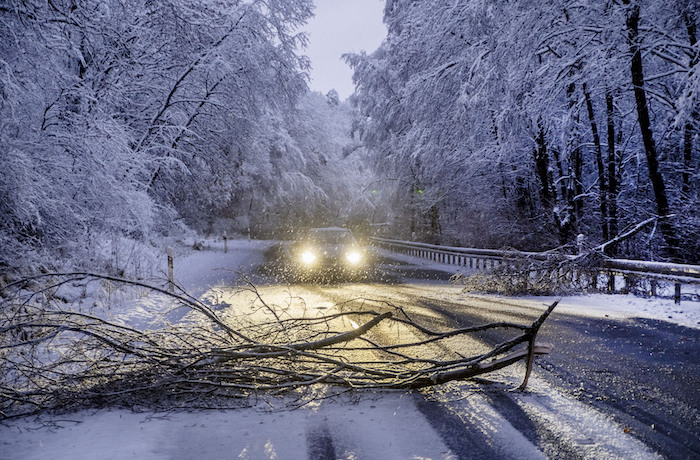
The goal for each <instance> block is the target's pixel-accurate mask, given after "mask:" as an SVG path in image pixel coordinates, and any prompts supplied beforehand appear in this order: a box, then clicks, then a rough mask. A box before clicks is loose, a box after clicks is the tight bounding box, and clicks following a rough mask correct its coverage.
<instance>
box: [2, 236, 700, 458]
mask: <svg viewBox="0 0 700 460" xmlns="http://www.w3.org/2000/svg"><path fill="white" fill-rule="evenodd" d="M271 244H273V243H271V242H259V241H250V242H249V241H245V240H240V241H229V242H228V249H229V252H228V253H224V252H223V242H212V243H210V244H209V245H208V248H206V249H205V250H202V251H195V250H192V249H189V248H179V249H178V250H176V254H175V279H176V282H177V283H178V284H179V285H181V286H182V287H183V288H185V289H186V290H187V291H188V292H190V293H191V294H193V295H196V296H198V297H203V296H206V295H207V293H208V292H211V290H212V289H214V288H218V289H224V288H226V287H230V286H232V285H233V284H234V283H235V281H236V280H238V279H240V276H241V275H240V273H252V272H253V271H254V270H255V269H256V267H257V266H258V265H259V264H260V263H262V262H263V260H264V257H263V253H264V251H265V250H266V249H267V248H269V247H270V245H271ZM413 262H415V263H416V264H418V265H425V264H424V263H423V262H424V261H421V260H414V261H413ZM163 266H165V264H163ZM430 268H443V269H446V270H450V269H451V268H450V267H445V266H443V267H436V264H431V267H430ZM431 290H434V291H436V292H439V293H440V295H444V296H452V297H459V296H464V295H465V294H464V293H462V292H461V289H460V288H459V287H458V286H452V285H446V284H440V285H436V286H433V287H432V288H431ZM520 300H521V299H518V301H520ZM522 300H523V301H526V302H536V303H537V304H539V305H542V304H545V303H547V302H549V300H550V299H548V298H528V299H522ZM129 304H130V305H131V307H130V309H129V310H124V311H120V312H112V314H116V315H117V316H122V317H123V318H125V319H126V318H128V317H129V315H130V314H132V315H133V314H135V312H136V311H137V310H139V313H138V314H139V315H146V314H147V313H148V311H147V309H144V308H143V306H140V308H139V309H133V307H134V304H133V303H131V302H128V303H126V304H125V305H129ZM147 304H148V303H146V305H147ZM154 307H157V305H154ZM699 309H700V305H698V303H690V302H684V304H683V305H682V307H678V306H674V305H673V303H672V301H670V303H669V301H666V300H658V299H651V300H646V299H636V298H633V297H630V296H622V295H615V296H604V295H591V296H572V297H566V298H564V299H562V302H561V303H560V306H559V307H558V310H557V311H558V313H564V314H575V315H590V316H597V317H601V318H604V317H616V318H621V317H635V316H644V317H650V318H655V319H661V320H665V321H673V322H676V323H678V324H683V325H685V326H689V327H695V328H698V327H700V326H699V324H700V323H699V320H700V314H699V313H698V310H699ZM143 319H145V318H144V317H142V318H141V319H140V320H138V321H137V322H139V323H140V322H141V320H143ZM519 378H520V374H519V373H518V372H516V373H514V377H512V383H513V384H514V385H513V386H515V385H517V383H519V382H518V380H517V379H519ZM507 379H509V380H510V379H511V377H507ZM531 388H532V389H531V390H530V392H528V393H526V394H523V395H522V397H520V404H521V406H522V408H523V410H524V411H525V412H527V413H530V414H532V416H533V417H535V418H539V419H543V420H548V421H549V422H550V423H551V424H552V426H554V427H556V429H555V431H556V432H557V433H558V434H559V436H561V437H562V438H563V439H566V440H567V441H566V442H567V443H570V444H573V445H576V446H579V448H580V453H581V454H582V456H583V457H585V458H613V457H617V458H620V456H631V457H635V458H655V456H654V455H653V453H651V452H650V451H649V450H648V449H647V448H646V447H645V446H644V445H643V444H641V443H640V442H639V441H637V440H636V439H635V438H633V437H632V436H629V435H627V434H626V432H625V431H624V429H623V427H620V426H618V425H616V424H615V423H613V422H611V421H610V420H609V419H607V418H606V417H605V416H604V415H603V414H600V413H598V412H596V411H593V410H591V409H590V408H588V407H584V406H583V405H582V404H581V403H580V402H577V401H570V400H568V399H567V398H565V397H564V396H562V395H560V394H559V393H558V392H557V391H556V390H554V389H552V388H551V387H549V386H548V385H547V384H545V383H544V382H542V381H541V380H540V379H537V378H534V379H533V381H532V384H531ZM431 399H432V400H433V401H437V402H439V403H441V404H444V405H446V406H449V407H450V408H451V409H450V410H452V411H454V414H455V416H456V417H458V418H459V419H460V420H461V421H462V423H464V424H465V425H468V426H472V429H474V430H476V431H478V432H481V433H483V437H484V439H485V442H489V443H493V444H494V445H498V446H501V447H500V449H501V450H500V452H501V453H502V454H503V456H504V457H513V456H518V457H520V458H544V455H543V454H542V452H540V451H539V450H538V449H537V447H536V446H534V445H533V444H531V443H530V442H529V441H528V440H527V439H525V438H524V437H523V435H522V434H520V433H519V432H518V431H517V430H515V429H514V428H513V427H512V426H511V425H510V424H509V423H508V422H507V421H505V420H504V419H503V418H501V417H500V416H499V414H498V413H497V412H495V411H494V410H493V409H491V408H490V407H489V403H488V401H487V398H485V397H484V396H483V395H481V394H479V392H476V391H474V389H473V387H461V386H460V385H458V384H455V385H452V386H446V387H444V388H442V389H436V390H435V391H434V392H433V393H431ZM422 400H423V397H422V396H420V395H419V396H413V395H410V394H405V393H399V392H393V393H379V394H367V393H365V394H364V395H363V396H362V397H361V398H357V399H355V398H354V397H352V396H348V397H347V398H337V399H333V400H323V399H322V398H319V399H317V400H316V401H314V402H313V403H312V404H309V405H307V406H305V407H303V408H300V409H297V410H285V406H284V401H283V400H269V401H261V403H260V404H259V405H258V406H256V407H253V408H245V409H235V410H226V411H211V410H210V411H190V412H183V411H172V412H156V413H154V412H150V411H149V412H142V413H136V412H131V411H126V410H100V411H83V412H79V413H75V414H68V415H62V416H59V417H51V416H50V415H45V416H42V417H36V418H35V417H31V418H25V419H18V420H11V421H5V422H4V423H3V424H1V425H0V458H2V459H8V460H10V459H17V460H23V459H45V458H54V459H74V460H78V459H93V458H104V459H126V458H148V459H174V458H201V459H209V458H211V459H214V458H241V459H290V460H294V459H309V458H328V455H327V454H329V453H330V452H333V455H334V456H335V458H347V459H372V458H382V459H387V460H392V459H396V460H403V459H409V458H433V459H437V458H445V459H450V458H458V454H456V453H455V452H454V451H453V450H452V449H451V448H450V447H449V446H448V444H449V443H448V442H446V440H445V437H444V435H441V434H440V433H439V431H438V430H437V429H436V427H434V426H433V425H432V424H431V423H430V421H429V420H428V419H427V418H426V417H424V415H423V413H422V409H421V408H420V407H419V406H420V404H423V403H421V402H420V401H422ZM463 454H464V453H463V452H462V453H459V455H463Z"/></svg>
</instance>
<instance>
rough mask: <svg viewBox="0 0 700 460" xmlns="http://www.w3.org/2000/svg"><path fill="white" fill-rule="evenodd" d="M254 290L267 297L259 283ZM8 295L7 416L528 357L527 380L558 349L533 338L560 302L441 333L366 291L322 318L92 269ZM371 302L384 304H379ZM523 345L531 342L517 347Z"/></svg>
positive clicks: (374, 380)
mask: <svg viewBox="0 0 700 460" xmlns="http://www.w3.org/2000/svg"><path fill="white" fill-rule="evenodd" d="M71 282H72V283H74V284H75V283H78V284H80V285H81V286H86V285H87V284H88V283H93V282H98V283H104V282H109V283H116V284H118V285H119V286H121V289H123V290H128V289H133V288H139V289H146V290H148V292H151V293H155V294H157V295H160V296H162V298H163V299H164V300H163V301H166V300H167V301H168V302H172V308H176V307H177V308H179V307H187V308H189V309H190V315H189V316H188V318H189V319H188V321H187V322H185V323H182V324H162V325H161V327H159V328H156V329H146V330H141V329H138V328H136V327H132V326H128V325H126V324H123V323H122V322H120V321H119V320H117V319H115V318H110V317H108V316H109V315H107V316H102V315H103V314H105V315H106V313H105V312H106V311H108V308H106V307H105V308H103V309H101V310H99V311H96V312H93V313H86V312H84V311H81V310H80V307H79V304H78V305H76V304H73V303H71V302H69V301H67V300H66V299H65V298H64V297H65V296H63V294H61V295H56V289H57V288H59V287H65V286H68V283H71ZM32 283H35V284H36V286H34V289H33V290H32V289H29V287H30V285H31V284H32ZM81 283H82V284H81ZM254 294H255V296H257V297H258V298H259V297H260V293H259V292H258V291H257V289H256V290H255V291H254ZM3 295H4V297H3V300H2V302H1V303H0V376H2V377H0V418H7V417H15V416H19V415H24V414H28V413H35V412H38V411H42V410H49V409H50V410H68V409H75V408H80V407H85V406H96V407H101V406H106V405H122V406H134V405H144V404H151V405H156V406H158V405H163V406H171V405H173V404H175V405H177V406H178V407H179V406H187V405H188V404H193V403H196V404H197V405H201V404H206V401H218V402H216V403H214V402H211V404H222V403H221V401H222V400H227V401H232V400H235V401H240V400H245V399H246V398H248V397H251V396H255V395H259V394H260V393H261V392H265V391H275V392H277V391H291V392H294V391H303V390H302V389H303V388H310V387H313V386H314V385H320V384H323V385H332V386H333V387H336V388H352V389H372V388H374V389H415V388H422V387H425V386H430V385H437V384H441V383H445V382H449V381H452V380H462V379H468V378H473V377H476V376H479V375H483V374H485V373H488V372H493V371H495V370H498V369H502V368H504V367H506V366H509V365H512V364H514V363H516V362H518V361H521V360H523V359H525V360H526V364H527V371H526V376H525V379H524V381H523V384H522V385H521V388H524V387H525V384H526V383H527V379H528V377H529V375H530V371H531V369H532V361H533V358H534V356H535V355H536V354H539V353H543V352H546V351H547V350H548V348H547V347H543V346H540V345H539V344H536V343H535V338H536V335H537V332H538V330H539V328H540V327H541V326H542V324H543V323H544V321H545V320H546V318H547V317H548V316H549V314H550V313H551V312H552V310H553V309H554V308H555V306H556V302H555V303H554V304H552V305H551V306H550V307H549V308H548V309H547V310H546V311H545V312H544V313H543V314H542V315H541V316H540V317H539V318H537V319H536V320H535V321H534V322H533V323H532V324H531V325H521V324H515V323H508V322H496V323H488V324H483V325H478V326H473V327H466V328H460V329H456V330H444V331H439V330H432V329H430V328H427V327H426V326H424V325H422V324H419V323H418V322H417V321H415V320H414V319H413V318H411V317H410V316H409V315H408V314H407V312H406V309H405V308H402V307H399V306H394V305H391V304H389V303H386V302H372V301H364V300H363V301H362V302H361V303H360V308H359V309H357V308H355V309H349V310H346V311H340V312H337V313H332V314H328V315H325V316H319V317H314V318H293V317H289V315H286V317H285V318H282V317H281V316H280V315H279V314H277V313H276V312H275V308H277V307H276V306H274V305H271V304H267V303H266V304H265V305H264V309H265V310H268V312H267V314H268V318H270V317H271V318H272V320H271V321H270V320H262V321H260V320H258V321H253V320H251V319H248V318H246V317H239V316H231V315H227V314H226V312H225V310H223V309H221V308H218V307H216V306H214V308H212V307H210V306H208V305H206V304H204V303H203V302H201V301H199V300H197V299H193V298H192V297H190V296H188V295H187V294H186V293H171V292H169V291H168V290H167V289H164V288H160V287H158V286H151V285H149V284H147V283H145V282H142V281H131V280H126V279H122V278H117V277H113V276H105V275H97V274H91V273H86V272H75V273H65V274H57V273H53V274H47V275H41V276H37V277H33V278H28V279H26V280H22V281H18V282H15V283H12V284H10V285H8V286H6V287H5V289H4V294H3ZM256 301H257V300H256ZM370 304H373V305H374V306H375V307H377V306H378V307H381V309H383V310H384V311H375V310H372V309H369V305H370ZM91 308H93V307H91ZM343 308H345V309H348V308H352V306H351V305H350V304H347V305H343ZM215 310H217V311H219V313H217V311H215ZM350 318H355V319H357V318H362V320H361V321H358V322H360V323H361V324H360V325H354V326H353V327H352V328H350V327H349V326H348V325H347V324H348V322H349V319H350ZM353 324H354V322H353ZM495 329H502V330H505V331H516V332H517V334H516V335H515V337H512V338H510V339H508V340H506V341H504V342H502V343H500V344H498V345H496V346H494V347H492V348H491V349H489V350H486V351H483V350H482V351H480V352H475V353H472V355H468V356H465V353H464V350H459V351H449V346H441V347H437V348H439V349H440V350H441V351H440V352H439V353H438V354H435V355H433V356H430V355H429V353H432V351H434V350H433V348H435V345H438V344H441V345H442V344H448V342H449V341H450V340H451V339H453V338H463V337H469V336H470V335H472V334H475V333H480V332H483V331H487V330H495ZM375 330H376V333H375ZM387 334H389V335H388V336H387ZM392 334H393V335H392ZM460 340H461V339H460ZM522 344H527V348H526V349H523V350H515V348H516V347H518V346H519V345H522ZM431 347H432V348H431ZM437 348H435V349H437ZM399 350H400V351H399ZM431 350H432V351H431ZM446 350H447V351H446ZM467 354H468V353H467ZM310 394H312V395H313V392H311V393H310ZM311 397H313V396H311Z"/></svg>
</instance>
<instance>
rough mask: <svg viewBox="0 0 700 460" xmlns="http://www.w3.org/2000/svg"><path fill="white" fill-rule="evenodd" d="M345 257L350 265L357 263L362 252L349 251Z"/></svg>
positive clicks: (360, 258) (360, 259)
mask: <svg viewBox="0 0 700 460" xmlns="http://www.w3.org/2000/svg"><path fill="white" fill-rule="evenodd" d="M346 258H347V260H348V262H350V263H351V264H352V265H357V264H359V263H360V262H361V261H362V254H360V253H359V251H350V252H348V254H347V256H346Z"/></svg>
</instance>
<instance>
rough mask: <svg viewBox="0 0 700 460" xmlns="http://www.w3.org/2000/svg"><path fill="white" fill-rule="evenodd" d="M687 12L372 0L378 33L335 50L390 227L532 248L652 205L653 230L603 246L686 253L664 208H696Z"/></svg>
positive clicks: (601, 230) (689, 232)
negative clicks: (360, 50) (393, 221)
mask: <svg viewBox="0 0 700 460" xmlns="http://www.w3.org/2000/svg"><path fill="white" fill-rule="evenodd" d="M697 14H698V13H697V8H693V6H692V2H689V1H686V0H679V1H677V2H672V4H659V3H658V2H651V1H627V2H599V3H596V2H593V3H591V2H588V3H581V2H575V1H569V0H559V1H555V2H535V1H530V0H520V1H518V2H506V1H491V2H483V1H479V0H458V1H455V2H448V3H445V2H438V1H425V2H415V1H409V0H392V1H389V2H387V6H386V9H385V22H386V24H387V28H388V31H389V36H388V38H387V40H386V41H385V42H384V44H383V45H382V46H381V47H380V49H378V50H377V51H375V52H374V53H372V54H371V55H365V54H353V55H348V56H346V60H347V61H348V62H349V63H350V64H351V65H352V66H353V68H354V78H355V82H356V84H357V88H358V90H357V93H356V94H355V95H354V96H353V100H354V101H355V103H356V104H357V106H358V107H359V109H360V111H361V112H362V114H363V115H364V118H363V125H362V127H361V131H362V133H363V136H364V139H365V141H366V143H367V145H368V146H369V147H370V148H371V149H372V151H373V153H374V157H375V161H376V164H377V170H378V171H380V172H382V173H383V174H384V175H385V176H386V177H387V178H390V177H391V178H392V179H393V178H395V179H398V180H396V181H395V182H394V184H395V191H396V193H395V195H394V196H395V197H396V199H397V206H396V209H401V208H403V210H404V211H403V213H402V215H401V216H399V218H400V219H403V220H404V221H406V222H410V225H409V226H407V225H404V226H403V227H410V228H411V229H412V230H413V232H412V233H413V234H414V236H416V237H419V238H430V239H433V240H440V239H441V238H442V239H444V240H446V241H449V242H459V243H461V244H473V245H490V246H499V245H515V246H519V247H522V248H533V249H537V248H544V247H553V246H557V245H560V244H570V243H571V242H573V240H574V238H575V237H576V235H577V234H579V233H585V234H587V235H589V238H591V239H594V240H605V239H610V238H613V237H614V236H616V235H617V234H619V233H620V232H621V231H622V229H623V228H624V227H625V226H627V225H631V224H634V223H636V222H639V221H642V220H645V219H646V218H648V217H649V216H650V215H659V218H660V219H659V221H658V224H659V226H658V228H659V229H660V230H661V231H660V232H655V231H654V228H649V232H648V233H647V234H646V235H638V237H637V241H635V242H634V244H631V245H628V246H627V247H624V248H622V247H618V248H615V247H612V246H610V247H609V249H610V250H611V253H613V254H614V253H618V254H621V253H624V254H626V255H628V256H643V257H659V256H661V257H671V258H675V259H683V258H686V259H690V258H692V255H693V254H697V243H696V242H697V240H698V238H697V230H693V229H691V228H690V227H689V226H688V225H686V223H687V222H688V221H687V220H679V219H678V218H677V217H676V218H674V217H673V215H676V216H677V215H679V214H680V213H683V214H684V215H688V216H692V222H694V223H695V224H696V223H697V217H698V212H700V211H699V210H698V205H697V202H698V181H697V177H698V159H699V158H698V157H699V155H698V142H697V139H698V137H697V134H696V133H697V124H698V111H697V102H696V99H695V96H694V95H695V93H696V90H695V89H692V88H694V86H693V85H694V83H693V82H696V76H695V75H696V73H697V60H698V59H697V56H698V45H697V39H696V24H697ZM635 56H636V57H635ZM640 59H641V61H642V63H643V73H642V74H640V73H639V60H640ZM640 75H641V76H642V77H643V79H640V78H639V76H640ZM641 95H644V96H645V97H646V101H647V102H646V105H645V104H644V103H643V102H640V96H641ZM644 107H646V109H644ZM642 112H646V113H647V115H648V117H649V121H648V123H646V122H645V121H644V120H643V119H642V118H643V116H642V115H641V114H642ZM645 125H648V129H645V128H644V126H645ZM645 138H646V140H645ZM649 139H653V141H654V143H653V145H654V146H655V151H656V154H655V155H654V154H651V151H650V148H649V147H650V146H651V145H652V144H651V143H650V142H649ZM654 158H656V161H657V162H658V168H656V170H655V168H654ZM392 176H393V177H392ZM691 178H694V180H693V179H691ZM664 195H665V196H666V203H667V204H666V205H664V199H663V196H664ZM695 224H693V225H695ZM695 227H696V228H697V225H695ZM659 235H660V237H659ZM681 241H682V242H683V243H682V244H681V243H680V242H681ZM688 243H689V244H688ZM679 246H682V247H683V248H682V249H681V248H679ZM683 252H684V254H683Z"/></svg>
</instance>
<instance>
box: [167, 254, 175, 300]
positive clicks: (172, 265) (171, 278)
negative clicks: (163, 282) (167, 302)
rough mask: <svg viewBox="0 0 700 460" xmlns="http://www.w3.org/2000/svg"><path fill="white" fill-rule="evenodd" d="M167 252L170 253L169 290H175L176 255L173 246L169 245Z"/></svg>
mask: <svg viewBox="0 0 700 460" xmlns="http://www.w3.org/2000/svg"><path fill="white" fill-rule="evenodd" d="M165 252H166V253H167V254H168V291H170V292H173V291H174V290H175V263H174V259H175V257H174V255H173V248H171V247H168V248H167V249H166V250H165Z"/></svg>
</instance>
